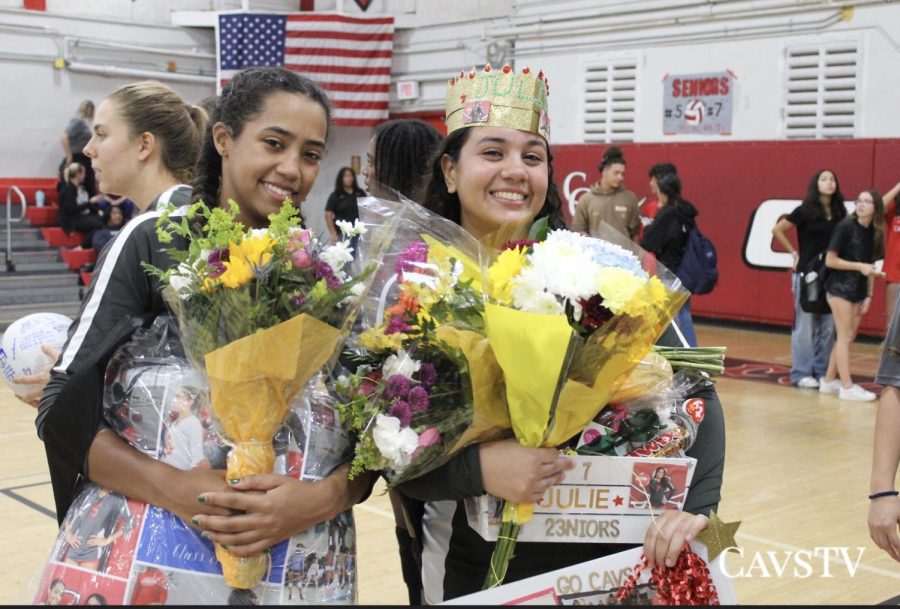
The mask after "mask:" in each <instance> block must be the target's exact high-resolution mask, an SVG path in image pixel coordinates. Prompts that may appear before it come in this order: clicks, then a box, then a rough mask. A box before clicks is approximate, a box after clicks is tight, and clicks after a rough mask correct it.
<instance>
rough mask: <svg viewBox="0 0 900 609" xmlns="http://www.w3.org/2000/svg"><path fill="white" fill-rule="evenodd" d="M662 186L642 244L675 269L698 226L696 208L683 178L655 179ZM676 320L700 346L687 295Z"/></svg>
mask: <svg viewBox="0 0 900 609" xmlns="http://www.w3.org/2000/svg"><path fill="white" fill-rule="evenodd" d="M656 185H657V188H659V210H658V211H657V212H656V216H655V217H654V218H653V222H651V223H650V224H648V225H647V227H646V228H645V229H644V236H643V238H642V239H641V247H642V248H644V249H645V250H647V251H648V252H650V253H652V254H655V255H656V261H657V262H658V263H659V264H662V265H663V266H665V267H666V268H667V269H668V270H670V271H671V272H672V273H675V272H676V271H677V270H678V269H679V267H680V266H681V262H682V260H683V258H684V255H685V251H686V250H687V246H688V238H689V235H690V233H691V231H693V230H696V227H697V208H696V207H694V205H693V204H692V203H691V202H690V201H687V200H685V199H683V198H682V197H681V178H679V177H678V175H677V174H674V173H667V174H664V175H662V176H660V177H658V178H657V179H656ZM675 324H676V325H677V326H678V329H679V330H680V331H681V333H682V334H683V335H684V338H685V340H686V341H687V342H688V344H689V345H690V346H692V347H696V346H697V335H696V333H695V332H694V321H693V319H691V299H690V298H688V299H687V301H686V302H685V303H684V306H682V307H681V310H679V311H678V314H677V315H675Z"/></svg>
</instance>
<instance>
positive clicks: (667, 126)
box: [663, 70, 736, 135]
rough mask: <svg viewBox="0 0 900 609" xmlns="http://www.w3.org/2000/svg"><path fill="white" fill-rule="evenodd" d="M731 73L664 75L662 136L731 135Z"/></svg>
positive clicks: (732, 75)
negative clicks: (691, 134) (688, 134)
mask: <svg viewBox="0 0 900 609" xmlns="http://www.w3.org/2000/svg"><path fill="white" fill-rule="evenodd" d="M735 80H736V77H735V75H734V73H733V72H731V71H730V70H726V71H725V72H709V73H703V74H667V75H666V77H665V78H664V79H663V89H664V91H663V133H664V134H665V135H675V134H677V133H702V134H705V135H731V118H732V108H733V107H734V105H733V102H732V99H733V93H734V82H735Z"/></svg>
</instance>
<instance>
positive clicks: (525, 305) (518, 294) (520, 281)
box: [511, 267, 565, 315]
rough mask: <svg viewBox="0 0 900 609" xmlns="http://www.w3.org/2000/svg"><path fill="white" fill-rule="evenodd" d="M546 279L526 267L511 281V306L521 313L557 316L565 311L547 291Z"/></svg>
mask: <svg viewBox="0 0 900 609" xmlns="http://www.w3.org/2000/svg"><path fill="white" fill-rule="evenodd" d="M546 279H547V278H546V277H545V276H544V275H543V274H542V273H541V272H540V271H538V270H537V269H534V268H529V267H526V268H524V269H522V272H521V273H519V274H518V275H517V276H516V277H515V278H514V279H513V286H512V290H511V295H512V301H513V305H514V306H515V307H516V308H517V309H520V310H522V311H530V312H531V313H546V314H550V315H559V314H561V313H565V309H564V308H563V306H562V304H561V303H560V302H559V299H557V297H556V296H554V295H553V294H551V293H550V292H548V291H547V286H546Z"/></svg>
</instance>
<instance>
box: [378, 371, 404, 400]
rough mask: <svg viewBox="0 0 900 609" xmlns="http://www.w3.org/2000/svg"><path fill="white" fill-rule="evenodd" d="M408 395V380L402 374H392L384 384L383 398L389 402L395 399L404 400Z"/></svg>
mask: <svg viewBox="0 0 900 609" xmlns="http://www.w3.org/2000/svg"><path fill="white" fill-rule="evenodd" d="M408 393H409V379H408V378H406V377H405V376H403V375H402V374H393V375H391V376H390V377H388V380H387V383H385V389H384V397H386V398H387V399H389V400H393V399H395V398H400V399H406V396H407V394H408Z"/></svg>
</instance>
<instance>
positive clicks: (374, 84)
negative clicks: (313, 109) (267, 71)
mask: <svg viewBox="0 0 900 609" xmlns="http://www.w3.org/2000/svg"><path fill="white" fill-rule="evenodd" d="M216 47H217V49H218V62H217V63H218V79H217V80H218V82H219V88H220V91H221V87H222V86H224V85H225V83H227V82H228V81H229V80H230V79H231V77H232V76H233V75H234V74H235V72H238V71H240V70H242V69H244V68H250V67H258V66H283V67H285V68H288V69H289V70H294V71H296V72H300V73H302V74H304V75H305V76H308V77H309V78H311V79H313V80H314V81H316V82H317V83H318V84H319V85H320V86H321V87H322V88H323V89H325V91H326V92H327V93H328V97H329V99H330V100H331V106H332V117H333V120H334V124H335V125H344V126H354V127H374V126H375V125H378V124H379V123H380V122H382V121H384V120H386V119H387V117H388V101H389V99H390V89H391V57H392V55H393V47H394V18H393V17H375V18H366V17H347V16H345V15H334V14H317V13H314V14H310V13H290V14H282V15H273V14H261V13H222V14H220V15H219V25H218V28H217V29H216Z"/></svg>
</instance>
